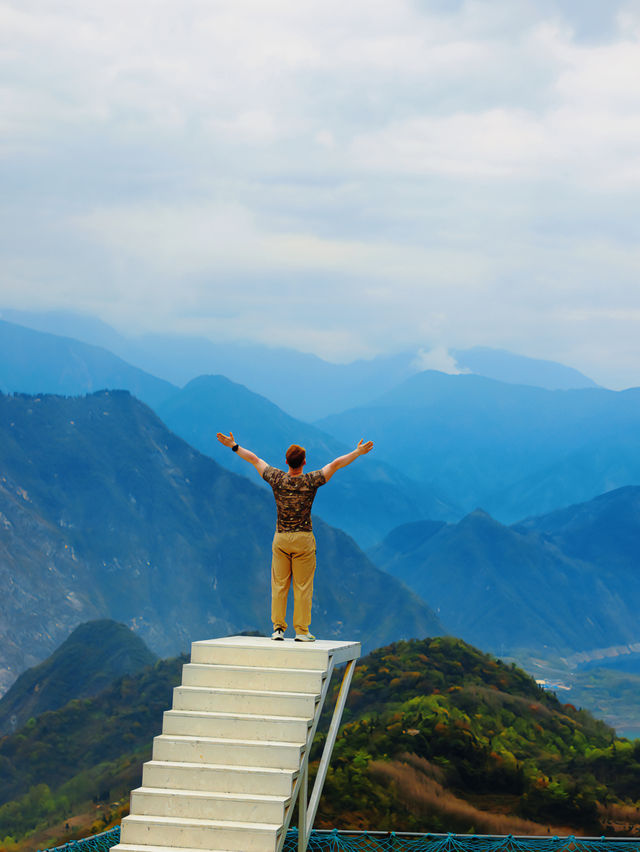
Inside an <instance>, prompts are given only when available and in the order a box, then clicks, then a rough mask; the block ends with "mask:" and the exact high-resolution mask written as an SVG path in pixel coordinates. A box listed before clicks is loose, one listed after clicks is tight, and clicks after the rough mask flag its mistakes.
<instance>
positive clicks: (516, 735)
mask: <svg viewBox="0 0 640 852" xmlns="http://www.w3.org/2000/svg"><path fill="white" fill-rule="evenodd" d="M183 661H184V660H181V659H177V660H168V661H164V662H162V663H158V664H156V665H155V666H154V667H152V668H150V669H147V670H146V671H145V672H143V673H141V674H139V675H135V676H128V677H125V678H123V679H121V680H120V681H118V682H117V683H116V684H115V685H114V686H112V687H110V688H109V689H107V690H106V691H105V692H104V693H102V694H101V695H100V696H97V697H96V698H93V699H86V700H79V701H78V700H77V701H72V702H71V703H70V704H69V705H68V706H66V707H65V708H63V709H61V710H58V711H55V712H49V713H45V714H43V715H42V716H40V717H39V718H38V719H35V720H32V721H30V722H29V723H28V725H27V726H25V727H24V728H23V729H22V730H21V731H19V732H18V733H16V734H14V735H12V736H8V737H5V738H4V739H2V740H0V803H3V804H0V846H2V837H5V836H6V835H10V836H13V837H14V838H15V837H18V836H21V835H22V834H24V833H25V832H28V831H30V830H32V829H33V828H34V827H35V826H36V825H38V824H42V823H43V822H46V821H47V820H48V821H50V822H55V821H56V820H58V819H60V818H61V817H62V816H67V815H68V814H69V813H71V812H73V811H74V810H76V809H78V808H79V807H81V806H82V803H83V802H84V801H85V800H86V799H87V798H99V797H100V796H104V795H105V794H106V795H107V796H108V797H110V799H111V800H113V799H114V798H115V797H119V796H121V795H122V794H123V793H125V792H126V791H127V790H128V789H129V788H130V787H131V786H132V785H135V784H137V782H138V778H139V772H140V764H141V762H142V761H143V760H145V759H148V757H149V754H150V746H151V740H152V737H153V736H154V735H156V734H157V733H158V732H159V731H160V727H161V716H162V711H163V710H164V709H166V708H167V707H168V706H169V705H170V700H171V687H172V686H173V685H174V684H176V683H177V682H178V681H179V679H180V668H181V663H182V662H183ZM336 688H337V684H336ZM344 722H345V723H344V725H343V727H342V730H341V733H340V736H339V738H338V741H337V743H336V748H335V751H334V757H333V760H332V764H331V768H330V771H329V774H328V777H327V782H326V785H325V792H324V795H323V797H322V800H321V805H320V811H319V813H318V818H317V821H316V824H317V825H318V826H319V827H337V828H349V827H351V828H370V829H393V830H413V831H461V832H464V831H469V830H473V831H476V832H478V833H519V834H531V833H546V832H547V830H550V831H552V833H553V832H555V831H564V832H566V833H573V832H575V833H587V834H601V833H603V832H607V833H609V832H611V831H614V830H615V829H616V819H617V817H618V816H620V815H622V814H624V817H625V819H626V821H627V824H628V822H629V821H631V822H634V821H635V822H638V821H639V816H638V813H637V812H636V809H635V805H636V803H637V802H638V800H639V799H640V744H638V745H636V744H633V743H630V742H628V741H624V740H619V739H616V738H615V736H614V733H613V731H612V730H611V729H610V728H608V727H607V726H606V725H605V724H604V723H602V722H600V721H597V720H595V719H594V718H593V717H592V716H591V715H590V714H589V713H586V712H584V711H580V710H577V709H576V708H575V707H573V706H572V705H563V704H561V703H560V702H559V701H558V699H557V698H556V697H555V696H554V695H551V694H549V693H546V692H544V691H542V690H541V689H540V688H539V687H538V686H537V685H536V683H535V681H533V679H532V678H530V677H529V676H528V675H526V674H525V673H524V672H522V671H521V670H519V669H517V668H516V667H515V666H513V665H505V664H504V663H502V662H500V661H499V660H496V659H495V658H493V657H491V656H489V655H487V654H483V653H481V652H480V651H478V650H476V649H475V648H473V647H471V646H470V645H467V644H466V643H464V642H462V641H461V640H456V639H451V638H435V639H424V640H412V641H409V642H398V643H395V644H392V645H389V646H386V647H384V648H381V649H379V650H376V651H374V652H373V653H372V654H370V655H369V656H368V657H365V658H364V659H362V660H361V661H360V662H359V663H358V666H357V667H356V674H355V677H354V681H353V685H352V689H351V693H350V698H349V702H348V707H347V711H346V714H345V720H344ZM325 728H326V724H325ZM321 730H322V727H321ZM323 737H324V734H322V733H321V734H320V736H319V737H318V739H317V741H316V745H315V746H314V751H313V753H312V772H313V769H314V767H315V766H316V765H317V760H318V758H319V754H320V749H321V746H322V742H323ZM45 785H46V786H45Z"/></svg>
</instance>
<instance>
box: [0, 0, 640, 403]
mask: <svg viewBox="0 0 640 852" xmlns="http://www.w3.org/2000/svg"><path fill="white" fill-rule="evenodd" d="M639 80H640V0H466V2H465V0H411V2H410V1H409V0H349V2H346V3H345V2H344V0H341V2H336V0H321V2H320V0H268V2H265V0H136V2H134V3H131V2H130V0H109V2H108V3H105V2H104V0H100V2H96V0H64V2H63V0H9V2H7V0H0V181H1V184H0V185H1V186H2V192H1V193H0V308H13V309H20V310H34V311H42V310H75V311H79V312H81V313H85V314H87V315H90V316H97V317H100V318H101V319H103V320H104V321H106V322H108V323H110V324H111V325H114V326H115V327H116V328H118V329H119V330H121V331H124V332H125V333H129V334H138V333H144V332H148V331H162V332H167V331H173V332H178V333H184V334H193V335H205V336H208V337H211V338H212V339H214V340H250V341H258V342H262V343H268V344H273V345H284V346H290V347H293V348H296V349H300V350H302V351H307V352H313V353H315V354H317V355H320V356H321V357H323V358H326V359H328V360H333V361H338V362H340V361H349V360H351V359H354V358H358V357H372V356H374V355H376V354H383V353H387V352H393V351H399V350H401V349H406V348H407V347H415V348H416V350H418V349H419V350H420V351H421V352H424V353H427V358H426V361H427V362H429V357H428V354H429V353H433V355H432V358H431V362H430V363H432V364H433V365H436V364H437V363H439V362H440V361H441V362H442V363H443V364H449V369H455V362H454V363H453V366H452V365H451V363H450V362H451V360H452V359H451V358H450V356H449V355H448V352H449V350H451V349H455V348H467V347H470V346H475V345H484V346H495V347H502V348H506V349H510V350H512V351H514V352H518V353H521V354H524V355H529V356H532V357H539V358H549V359H552V360H557V361H561V362H562V363H565V364H568V365H570V366H573V367H576V368H578V369H580V370H582V371H583V372H584V373H586V374H587V375H589V376H590V377H591V378H593V379H595V380H596V381H598V382H600V383H601V384H604V385H607V386H609V387H617V388H621V387H628V386H631V385H634V386H638V385H640V275H639V272H640V240H639V239H638V237H639V233H638V231H639V228H640V226H639V223H640V85H639V83H638V81H639Z"/></svg>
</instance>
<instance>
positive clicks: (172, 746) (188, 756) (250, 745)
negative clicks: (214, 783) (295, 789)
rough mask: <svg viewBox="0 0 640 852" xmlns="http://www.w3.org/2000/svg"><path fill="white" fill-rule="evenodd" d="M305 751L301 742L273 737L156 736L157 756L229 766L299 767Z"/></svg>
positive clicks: (155, 755) (154, 746)
mask: <svg viewBox="0 0 640 852" xmlns="http://www.w3.org/2000/svg"><path fill="white" fill-rule="evenodd" d="M303 751H304V749H303V746H301V745H298V744H297V743H282V742H274V741H272V740H262V741H259V740H234V739H220V738H217V737H183V736H177V735H176V736H169V735H168V734H161V735H160V736H159V737H155V738H154V740H153V759H154V760H175V761H179V762H187V763H217V764H221V765H225V764H226V765H227V766H255V767H257V766H262V767H271V768H273V769H298V768H299V767H300V759H301V757H302V753H303ZM265 792H266V791H265Z"/></svg>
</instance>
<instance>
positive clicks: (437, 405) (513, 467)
mask: <svg viewBox="0 0 640 852" xmlns="http://www.w3.org/2000/svg"><path fill="white" fill-rule="evenodd" d="M316 425H318V426H319V427H320V428H322V429H324V430H325V431H327V432H329V433H331V434H332V435H335V436H336V437H338V438H341V439H343V440H344V437H345V436H346V435H348V434H351V433H352V432H353V430H354V429H355V428H356V426H357V428H358V429H359V430H361V431H362V432H363V433H366V434H367V435H368V436H369V437H370V438H372V440H374V441H375V443H376V450H377V453H378V457H379V458H381V459H383V460H384V461H387V462H389V463H394V461H396V462H397V459H398V436H399V435H402V442H403V446H404V447H406V448H407V450H408V451H407V452H405V453H404V455H403V472H405V473H406V474H407V475H408V476H410V477H411V478H412V479H415V480H418V481H421V482H423V483H424V484H425V485H427V486H428V487H429V488H431V489H432V490H433V491H434V492H435V493H437V494H439V495H440V497H441V499H443V500H445V501H446V502H448V503H450V504H451V505H455V506H459V507H461V508H462V509H463V510H464V511H466V512H469V511H473V510H474V509H475V508H477V507H478V506H480V507H482V508H483V509H485V510H486V511H488V512H489V513H490V514H491V515H493V516H494V517H496V518H498V519H499V520H501V521H502V522H507V523H511V522H514V521H517V520H519V519H521V518H523V517H526V516H527V515H538V514H543V513H546V512H549V511H551V510H553V509H556V508H559V507H560V506H566V505H569V504H572V503H577V502H581V501H584V500H588V499H591V498H592V497H595V496H596V495H598V494H601V493H603V492H605V491H610V490H611V489H613V488H619V487H622V486H625V485H635V484H640V388H632V389H630V390H626V391H609V390H604V389H602V388H584V389H577V390H566V391H560V390H556V391H550V390H546V389H544V388H536V387H529V386H524V385H512V384H506V383H504V382H498V381H495V380H492V379H487V378H484V377H482V376H473V375H458V376H450V375H446V374H444V373H438V372H435V371H427V372H423V373H418V374H417V375H415V376H412V377H411V378H410V379H407V381H406V382H404V383H403V384H401V385H399V386H398V387H396V388H394V389H393V390H392V391H389V392H387V393H385V394H383V395H382V396H380V397H378V398H377V399H376V400H374V401H373V402H371V403H369V404H368V405H366V406H361V407H359V408H354V409H352V410H350V411H346V412H343V413H342V414H338V415H333V416H331V417H326V418H323V419H322V420H319V421H318V422H317V424H316Z"/></svg>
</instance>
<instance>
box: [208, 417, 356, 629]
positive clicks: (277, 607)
mask: <svg viewBox="0 0 640 852" xmlns="http://www.w3.org/2000/svg"><path fill="white" fill-rule="evenodd" d="M216 437H217V438H218V440H219V441H220V443H221V444H224V446H225V447H229V448H230V449H231V450H232V451H233V452H234V453H237V454H238V455H239V456H240V458H241V459H244V460H245V461H246V462H249V464H252V465H253V466H254V467H255V469H256V470H257V471H258V473H259V474H260V476H261V477H262V478H263V479H264V480H265V481H266V482H268V483H269V485H270V486H271V488H272V489H273V496H274V498H275V501H276V509H277V511H278V522H277V525H276V533H275V535H274V537H273V546H272V552H273V558H272V561H271V620H272V622H273V635H272V636H271V638H272V639H284V634H285V631H286V629H287V622H286V621H285V615H286V611H287V595H288V594H289V586H290V585H291V582H292V581H293V627H294V630H295V631H296V642H313V641H314V640H315V636H312V635H311V633H310V632H309V625H310V623H311V598H312V596H313V575H314V572H315V570H316V540H315V537H314V535H313V529H312V526H311V506H312V504H313V500H314V497H315V496H316V492H317V490H318V488H320V486H321V485H324V484H325V483H327V482H328V481H329V480H330V479H331V477H332V476H333V474H334V473H335V472H336V471H337V470H340V468H341V467H346V466H347V465H348V464H351V462H353V461H355V460H356V459H357V458H358V456H363V455H365V454H366V453H368V452H370V451H371V449H372V448H373V441H367V442H366V443H365V442H364V441H358V446H357V447H356V448H355V450H352V451H351V452H350V453H347V454H346V455H344V456H339V457H338V458H337V459H334V460H333V461H332V462H330V463H329V464H326V465H325V466H324V467H323V468H322V469H321V470H314V471H313V472H312V473H303V471H302V468H303V467H304V466H305V464H306V453H305V449H304V447H300V446H298V444H292V445H291V446H290V447H289V449H288V450H287V453H286V461H287V466H288V468H289V469H288V471H287V472H286V473H285V471H283V470H278V469H277V468H275V467H271V465H268V464H267V463H266V462H265V461H263V460H262V459H261V458H258V456H257V455H256V454H255V453H252V452H251V450H247V449H245V448H244V447H241V446H240V445H239V444H237V443H236V440H235V438H234V437H233V432H231V433H229V435H223V433H222V432H218V434H217V436H216Z"/></svg>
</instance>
